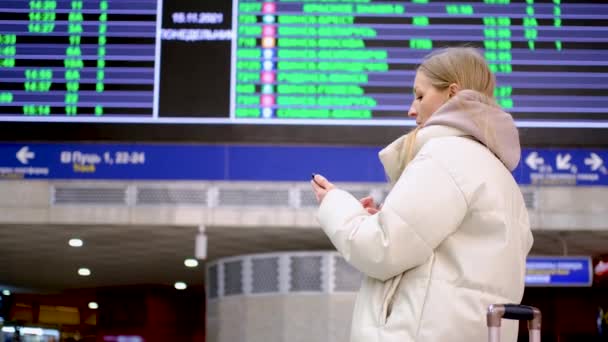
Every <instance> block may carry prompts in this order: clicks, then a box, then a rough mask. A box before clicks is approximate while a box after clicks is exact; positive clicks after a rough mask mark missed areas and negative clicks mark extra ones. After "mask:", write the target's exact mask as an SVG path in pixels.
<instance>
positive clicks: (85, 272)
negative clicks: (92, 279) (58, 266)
mask: <svg viewBox="0 0 608 342" xmlns="http://www.w3.org/2000/svg"><path fill="white" fill-rule="evenodd" d="M78 274H80V275H81V276H83V277H86V276H90V275H91V270H90V269H88V268H79V269H78Z"/></svg>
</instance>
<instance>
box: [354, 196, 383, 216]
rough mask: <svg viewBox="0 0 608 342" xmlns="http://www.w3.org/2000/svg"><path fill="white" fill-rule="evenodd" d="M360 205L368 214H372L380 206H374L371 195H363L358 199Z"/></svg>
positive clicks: (377, 210) (378, 209)
mask: <svg viewBox="0 0 608 342" xmlns="http://www.w3.org/2000/svg"><path fill="white" fill-rule="evenodd" d="M359 202H361V205H362V206H363V208H364V209H365V210H367V212H368V213H369V214H370V215H374V214H375V213H377V212H379V211H380V206H376V203H374V198H373V197H372V196H367V197H363V198H362V199H360V200H359Z"/></svg>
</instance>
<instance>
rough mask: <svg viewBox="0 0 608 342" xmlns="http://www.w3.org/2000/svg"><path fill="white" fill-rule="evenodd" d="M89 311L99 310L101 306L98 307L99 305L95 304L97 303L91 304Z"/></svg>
mask: <svg viewBox="0 0 608 342" xmlns="http://www.w3.org/2000/svg"><path fill="white" fill-rule="evenodd" d="M89 309H91V310H97V309H99V305H97V303H95V302H89Z"/></svg>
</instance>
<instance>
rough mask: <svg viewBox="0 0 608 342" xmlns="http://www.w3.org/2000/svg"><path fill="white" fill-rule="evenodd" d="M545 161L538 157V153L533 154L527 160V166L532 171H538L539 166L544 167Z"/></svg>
mask: <svg viewBox="0 0 608 342" xmlns="http://www.w3.org/2000/svg"><path fill="white" fill-rule="evenodd" d="M544 163H545V160H544V159H543V158H541V157H539V156H538V153H537V152H532V153H530V154H529V155H528V157H527V158H526V164H527V165H528V166H529V167H530V168H531V169H532V170H537V169H538V167H539V166H541V165H543V164H544Z"/></svg>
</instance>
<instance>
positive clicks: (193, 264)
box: [184, 259, 198, 267]
mask: <svg viewBox="0 0 608 342" xmlns="http://www.w3.org/2000/svg"><path fill="white" fill-rule="evenodd" d="M184 265H186V267H196V266H198V261H197V260H196V259H186V260H184Z"/></svg>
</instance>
